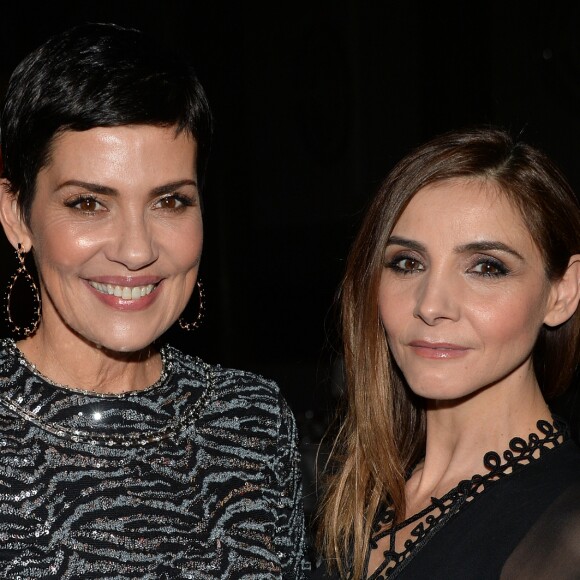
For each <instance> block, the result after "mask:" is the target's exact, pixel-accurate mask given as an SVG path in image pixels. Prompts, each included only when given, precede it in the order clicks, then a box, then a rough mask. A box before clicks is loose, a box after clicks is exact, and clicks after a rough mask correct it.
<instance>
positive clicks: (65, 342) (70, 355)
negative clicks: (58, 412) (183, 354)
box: [17, 325, 161, 393]
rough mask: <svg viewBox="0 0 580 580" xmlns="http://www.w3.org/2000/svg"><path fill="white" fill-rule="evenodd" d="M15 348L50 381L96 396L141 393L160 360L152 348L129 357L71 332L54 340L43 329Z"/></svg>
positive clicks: (154, 376) (158, 370)
mask: <svg viewBox="0 0 580 580" xmlns="http://www.w3.org/2000/svg"><path fill="white" fill-rule="evenodd" d="M17 346H18V348H19V349H20V350H21V351H22V353H23V354H24V356H25V357H26V358H27V359H28V361H29V362H31V363H32V364H33V365H35V367H36V368H37V369H38V370H39V371H40V372H41V373H42V374H43V375H44V376H46V377H48V378H49V379H51V380H52V381H55V382H57V383H61V384H63V385H66V386H68V387H73V388H78V389H84V390H88V391H95V392H97V393H122V392H126V391H134V390H141V389H144V388H147V387H148V386H149V385H151V384H153V383H154V382H155V381H156V380H157V379H158V378H159V376H160V374H161V357H160V355H159V353H158V352H157V350H156V349H154V348H153V347H152V346H149V347H147V348H145V349H142V350H140V351H137V352H131V353H118V352H111V351H108V350H106V349H103V348H100V347H99V346H97V345H95V344H92V343H90V342H87V341H85V340H83V339H82V338H80V337H78V336H76V335H75V334H73V333H72V332H71V333H70V335H69V336H65V337H63V336H61V335H59V336H58V337H53V336H51V335H50V333H49V332H47V331H46V329H45V328H44V327H43V326H42V325H41V326H40V327H39V328H38V330H37V332H36V333H35V334H34V335H33V336H32V337H30V338H27V339H25V340H22V341H20V342H18V343H17Z"/></svg>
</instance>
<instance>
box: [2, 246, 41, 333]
mask: <svg viewBox="0 0 580 580" xmlns="http://www.w3.org/2000/svg"><path fill="white" fill-rule="evenodd" d="M16 257H17V258H18V262H19V264H18V268H17V269H16V272H15V273H14V274H13V275H12V278H10V283H9V284H8V288H7V290H6V320H7V322H8V325H9V327H10V330H11V331H12V332H13V333H14V334H17V335H22V336H24V337H27V336H30V335H31V334H34V332H36V329H37V328H38V325H39V324H40V317H41V303H40V293H39V292H38V286H37V285H36V284H35V282H34V279H33V278H32V276H31V275H30V272H29V271H28V270H27V269H26V264H25V263H24V260H25V258H26V252H25V251H24V250H23V249H22V244H21V243H18V248H17V250H16ZM20 275H22V276H24V279H25V280H26V281H27V282H28V285H29V286H30V289H31V290H32V299H33V301H34V316H33V318H32V322H31V323H30V324H29V325H27V326H20V325H19V324H17V323H16V322H15V321H14V318H13V313H12V308H11V306H10V303H11V300H12V290H13V289H14V286H15V284H16V280H18V277H19V276H20Z"/></svg>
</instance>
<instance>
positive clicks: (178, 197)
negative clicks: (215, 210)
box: [64, 193, 195, 215]
mask: <svg viewBox="0 0 580 580" xmlns="http://www.w3.org/2000/svg"><path fill="white" fill-rule="evenodd" d="M172 199H174V200H175V201H177V202H179V204H180V205H178V206H177V207H161V208H159V209H163V210H166V211H181V210H183V209H184V208H186V207H191V206H193V205H195V201H194V200H193V199H192V198H191V197H189V196H187V195H183V194H180V193H172V194H169V195H165V196H163V197H161V198H159V199H158V200H156V201H155V203H154V206H156V205H157V204H159V203H163V202H164V201H165V200H172ZM84 202H94V203H96V204H98V205H99V206H102V205H103V204H102V203H101V202H100V201H99V200H98V199H97V197H96V196H94V195H85V194H82V195H78V196H76V197H73V198H72V199H69V200H67V201H65V203H64V205H65V206H66V207H69V208H71V209H76V210H77V211H80V212H82V213H84V214H86V215H95V214H96V213H97V211H100V210H98V209H97V210H88V209H83V208H81V207H76V206H78V205H79V204H82V203H84Z"/></svg>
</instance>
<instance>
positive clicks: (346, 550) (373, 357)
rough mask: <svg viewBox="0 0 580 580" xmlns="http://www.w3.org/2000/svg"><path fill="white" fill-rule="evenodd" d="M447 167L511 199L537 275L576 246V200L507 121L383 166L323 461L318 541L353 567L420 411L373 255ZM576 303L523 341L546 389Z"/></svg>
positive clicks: (418, 452)
mask: <svg viewBox="0 0 580 580" xmlns="http://www.w3.org/2000/svg"><path fill="white" fill-rule="evenodd" d="M449 179H469V180H479V181H481V182H482V183H488V184H490V185H492V186H493V187H494V188H495V189H497V190H498V191H500V192H501V193H503V194H504V195H505V196H506V197H507V198H508V199H509V200H510V201H511V202H512V203H513V204H514V206H515V207H516V208H517V209H518V210H519V212H520V214H521V215H522V217H523V220H524V223H525V224H526V225H527V228H528V230H529V232H530V234H531V236H532V239H533V240H534V241H535V243H536V244H537V246H538V248H539V249H540V251H541V254H542V257H543V260H544V265H545V270H546V276H547V277H548V279H550V280H557V279H559V278H561V277H562V276H563V275H564V273H565V272H566V269H567V267H568V262H569V259H570V257H571V256H572V255H574V254H579V253H580V205H579V203H578V200H577V198H576V197H575V195H574V192H573V191H572V190H571V188H570V186H569V185H568V183H567V181H566V179H565V178H564V177H563V175H562V174H561V173H560V171H559V170H558V169H557V168H556V167H555V166H554V164H553V163H552V162H551V161H550V160H549V159H548V158H547V157H546V156H545V155H544V154H543V153H541V152H540V151H538V150H537V149H535V148H533V147H531V146H529V145H526V144H524V143H521V142H517V141H514V140H513V139H512V138H511V137H510V136H509V135H508V134H507V133H506V132H504V131H501V130H498V129H493V128H482V129H472V130H464V131H457V132H452V133H448V134H445V135H442V136H440V137H437V138H435V139H433V140H432V141H429V142H428V143H426V144H425V145H423V146H421V147H419V148H418V149H416V150H415V151H413V152H412V153H411V154H409V155H408V156H407V157H405V158H404V159H403V160H402V161H400V162H399V163H398V164H397V165H396V167H395V168H394V169H393V170H392V171H391V173H390V174H389V175H388V177H387V178H386V180H385V181H384V182H383V184H382V185H381V187H380V189H379V191H378V194H377V195H376V197H375V198H374V200H373V201H372V203H371V205H370V207H369V209H368V211H367V213H366V216H365V218H364V220H363V223H362V226H361V228H360V231H359V233H358V236H357V237H356V240H355V242H354V245H353V247H352V250H351V252H350V255H349V258H348V261H347V266H346V273H345V276H344V280H343V283H342V286H341V292H340V302H341V317H342V320H341V322H342V335H343V348H344V363H345V371H346V389H347V400H346V414H345V417H344V420H343V421H342V423H341V427H340V429H339V433H338V436H337V439H336V441H335V443H334V446H333V449H332V452H331V455H330V460H329V462H328V463H327V469H326V472H327V473H326V478H325V479H326V482H325V483H326V491H325V494H324V497H323V501H322V503H321V507H320V513H319V532H318V541H319V547H320V549H321V552H322V554H323V556H324V557H325V559H326V561H327V565H328V566H329V568H330V569H333V568H336V569H338V571H339V573H340V575H341V576H342V577H349V578H361V577H362V575H363V574H364V561H365V556H366V552H367V548H368V542H369V538H370V535H371V526H372V524H373V521H374V520H375V517H376V514H377V510H378V509H379V507H380V506H381V505H382V504H385V503H388V504H389V505H391V506H393V507H394V510H395V514H396V517H397V521H400V520H402V519H403V517H404V514H405V476H406V474H407V472H408V470H409V469H410V468H411V466H412V465H413V464H414V463H415V462H416V461H417V460H418V459H420V458H421V456H422V455H423V453H424V446H425V416H424V409H423V405H422V402H421V400H420V399H419V398H418V397H415V396H414V395H413V393H412V392H411V391H410V389H409V388H408V386H407V385H406V383H405V380H404V377H403V376H402V374H401V372H400V371H399V369H398V368H397V366H396V363H395V362H394V360H393V358H392V356H391V353H390V352H389V348H388V346H387V342H386V339H385V334H384V330H383V327H382V324H381V321H380V318H379V312H378V287H379V281H380V278H381V271H382V269H383V255H384V250H385V247H386V245H387V241H388V239H389V237H390V235H391V232H392V230H393V227H394V226H395V224H396V222H397V220H398V219H399V217H400V216H401V214H402V212H403V211H404V210H405V208H406V206H407V204H408V203H409V201H410V200H411V198H412V197H413V196H414V195H415V194H416V193H417V192H418V191H419V190H420V189H422V188H424V187H426V186H427V185H431V184H433V183H436V182H441V181H445V180H449ZM579 337H580V310H578V311H577V312H576V313H575V314H574V315H573V316H572V318H570V319H569V320H568V321H567V322H565V323H564V324H561V325H560V326H558V327H556V328H549V327H546V326H544V327H543V328H542V330H541V331H540V335H539V336H538V339H537V342H536V345H535V347H534V351H533V355H532V356H533V364H534V370H535V373H536V377H537V379H538V382H539V384H540V387H541V388H542V391H543V393H544V396H545V397H546V398H547V399H549V398H550V397H553V396H554V395H556V394H559V393H561V392H562V391H563V390H564V389H565V388H566V387H567V386H568V384H569V383H570V381H571V379H572V375H573V373H574V370H575V367H576V365H577V363H578V360H579V355H580V340H579Z"/></svg>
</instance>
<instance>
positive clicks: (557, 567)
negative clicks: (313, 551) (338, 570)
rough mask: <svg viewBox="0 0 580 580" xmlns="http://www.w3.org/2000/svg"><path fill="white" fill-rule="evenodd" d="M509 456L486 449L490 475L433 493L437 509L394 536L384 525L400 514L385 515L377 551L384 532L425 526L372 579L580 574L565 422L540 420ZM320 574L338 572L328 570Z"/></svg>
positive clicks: (578, 491)
mask: <svg viewBox="0 0 580 580" xmlns="http://www.w3.org/2000/svg"><path fill="white" fill-rule="evenodd" d="M502 455H503V456H502V457H500V456H499V455H498V454H497V453H493V452H492V453H488V454H486V456H485V458H484V464H485V466H486V467H487V470H488V471H487V472H486V474H485V475H483V476H480V475H476V476H474V477H473V478H472V479H471V480H466V481H462V482H461V483H460V484H459V485H458V486H457V487H456V488H454V489H453V490H451V491H450V492H449V493H447V494H445V495H444V496H443V497H441V498H438V499H435V498H433V499H432V504H431V506H429V508H427V509H426V510H423V512H421V513H420V514H417V516H413V518H409V520H407V521H406V522H403V523H402V524H399V525H398V526H396V527H395V528H394V531H393V532H391V533H389V534H387V533H385V532H382V533H379V530H380V529H384V525H385V523H388V522H389V521H390V519H391V518H392V512H391V511H390V510H389V509H386V510H384V511H383V512H382V513H381V514H379V517H378V518H377V522H376V526H375V532H376V535H375V536H374V537H373V538H372V539H371V541H370V545H369V548H370V549H373V548H376V544H375V542H376V541H377V540H378V539H379V538H380V537H383V536H386V535H392V534H393V533H394V534H396V531H397V530H398V529H402V528H403V527H406V526H407V525H409V523H410V521H413V520H416V522H417V523H416V526H415V528H414V530H413V533H412V535H413V536H414V539H413V540H409V541H408V542H407V543H406V545H405V549H404V551H403V552H401V553H396V552H395V551H394V550H393V551H389V550H387V551H386V552H385V560H384V561H383V564H382V565H381V566H380V567H379V569H378V570H377V571H375V572H373V574H372V575H370V576H369V578H373V580H375V579H380V578H389V580H391V579H393V578H398V579H405V580H411V579H412V580H427V579H429V580H455V579H456V580H460V579H461V580H466V579H478V580H479V579H481V580H484V579H485V580H488V579H489V580H492V579H493V580H497V579H499V580H516V579H517V580H528V579H530V580H531V579H533V580H544V579H545V580H547V579H550V580H566V579H570V580H571V579H578V578H580V449H579V448H578V447H577V446H576V444H575V443H574V442H573V441H571V440H570V439H569V437H568V435H567V432H566V428H565V426H564V425H563V424H562V423H560V422H556V423H555V424H554V425H551V424H550V423H547V422H545V421H540V422H539V423H538V434H533V435H531V436H530V438H529V440H528V441H525V440H523V439H520V438H516V439H512V441H511V442H510V448H509V449H508V450H506V451H505V452H504V453H503V454H502ZM391 546H394V542H393V543H392V544H391ZM369 553H370V550H369ZM367 562H368V555H367ZM314 578H318V579H322V578H338V576H336V577H334V576H329V575H327V574H326V572H325V570H324V569H323V568H322V569H319V570H318V571H317V572H316V573H315V575H314Z"/></svg>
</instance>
